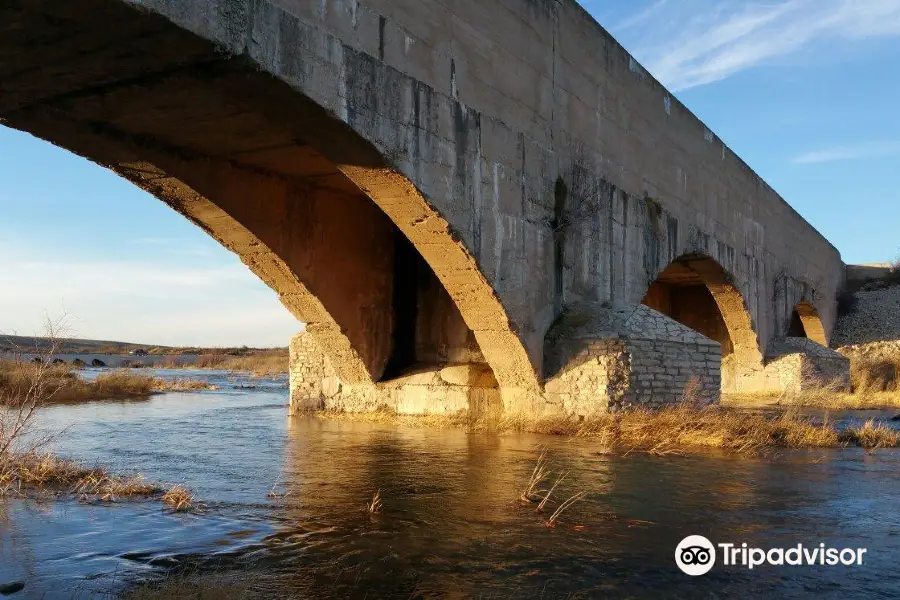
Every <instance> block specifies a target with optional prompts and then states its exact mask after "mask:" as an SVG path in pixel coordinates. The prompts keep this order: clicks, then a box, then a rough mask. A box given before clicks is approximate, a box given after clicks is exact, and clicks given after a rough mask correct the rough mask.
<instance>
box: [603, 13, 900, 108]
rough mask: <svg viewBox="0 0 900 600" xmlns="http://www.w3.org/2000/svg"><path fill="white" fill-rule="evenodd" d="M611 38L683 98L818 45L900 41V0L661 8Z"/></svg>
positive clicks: (629, 21) (630, 21) (636, 17)
mask: <svg viewBox="0 0 900 600" xmlns="http://www.w3.org/2000/svg"><path fill="white" fill-rule="evenodd" d="M635 29H637V30H638V31H634V30H635ZM613 31H614V33H619V32H621V33H622V34H623V36H625V37H628V38H632V39H633V41H634V43H631V44H627V45H629V46H631V47H632V50H633V52H634V54H635V55H636V57H637V58H638V60H640V61H641V62H642V63H643V64H644V65H645V66H646V67H647V69H648V70H649V71H650V72H651V73H653V74H654V75H655V76H656V77H657V78H658V79H659V80H660V81H662V82H663V83H664V84H665V85H667V86H668V87H670V88H671V89H673V90H675V91H679V90H685V89H688V88H692V87H697V86H700V85H705V84H708V83H712V82H715V81H719V80H721V79H724V78H726V77H729V76H731V75H733V74H735V73H738V72H740V71H742V70H744V69H748V68H751V67H755V66H759V65H761V64H765V63H768V62H770V61H773V60H775V59H777V58H779V57H784V56H788V55H790V54H794V53H796V52H799V51H801V50H803V49H806V48H808V47H811V46H813V45H814V44H816V43H820V42H827V41H829V40H850V41H855V40H863V39H869V38H876V37H885V36H898V35H900V0H864V1H862V0H777V1H774V2H765V3H763V2H753V3H747V2H737V1H735V0H727V1H724V2H720V1H717V0H684V1H682V2H677V3H668V2H664V1H662V2H660V1H657V2H656V3H654V4H653V5H651V6H650V7H649V8H647V9H644V10H643V11H641V12H639V13H637V14H636V15H634V16H633V17H631V18H629V19H626V20H625V21H623V22H621V23H620V24H619V25H618V26H617V27H615V28H613ZM660 40H662V41H660Z"/></svg>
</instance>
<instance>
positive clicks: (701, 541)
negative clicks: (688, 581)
mask: <svg viewBox="0 0 900 600" xmlns="http://www.w3.org/2000/svg"><path fill="white" fill-rule="evenodd" d="M675 564H676V565H678V568H679V569H681V570H682V571H684V572H685V573H687V574H688V575H703V574H705V573H708V572H709V570H710V569H712V568H713V565H714V564H716V549H715V547H713V543H712V542H710V541H709V540H708V539H706V538H705V537H703V536H702V535H689V536H687V537H686V538H684V539H683V540H681V543H679V544H678V547H677V548H675Z"/></svg>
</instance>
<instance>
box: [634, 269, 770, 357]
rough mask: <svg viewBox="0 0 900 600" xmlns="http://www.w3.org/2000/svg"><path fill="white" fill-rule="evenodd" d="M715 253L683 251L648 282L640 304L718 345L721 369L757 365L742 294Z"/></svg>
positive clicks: (755, 336) (754, 338)
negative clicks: (712, 255) (715, 256)
mask: <svg viewBox="0 0 900 600" xmlns="http://www.w3.org/2000/svg"><path fill="white" fill-rule="evenodd" d="M733 281H734V279H733V276H732V275H731V274H730V273H728V272H727V271H726V270H725V268H724V267H722V265H720V264H719V263H718V262H717V261H716V260H715V259H714V258H712V257H710V256H707V255H705V254H686V255H682V256H680V257H679V258H677V259H675V260H674V261H672V262H671V263H670V264H669V266H668V267H666V268H665V269H664V270H663V271H662V272H661V273H660V274H659V275H658V276H657V277H656V279H655V280H654V281H653V283H652V284H650V287H649V288H648V290H647V293H646V295H645V296H644V299H643V300H642V304H645V305H647V306H649V307H650V308H652V309H654V310H656V311H658V312H661V313H663V314H665V315H667V316H668V317H670V318H672V319H674V320H676V321H678V322H679V323H681V324H683V325H686V326H687V327H690V328H691V329H694V330H695V331H698V332H700V333H702V334H703V335H705V336H706V337H708V338H710V339H713V340H715V341H717V342H719V343H720V344H721V345H722V359H723V369H724V368H726V367H727V366H728V365H730V364H733V365H735V366H736V367H742V368H754V369H755V368H759V367H761V365H762V361H763V357H762V352H761V351H760V345H759V336H758V334H757V333H756V330H755V329H754V327H753V320H752V318H751V316H750V311H749V310H748V309H747V306H746V303H745V302H744V297H743V295H742V294H741V292H740V290H738V289H737V288H736V287H735V285H734V283H733Z"/></svg>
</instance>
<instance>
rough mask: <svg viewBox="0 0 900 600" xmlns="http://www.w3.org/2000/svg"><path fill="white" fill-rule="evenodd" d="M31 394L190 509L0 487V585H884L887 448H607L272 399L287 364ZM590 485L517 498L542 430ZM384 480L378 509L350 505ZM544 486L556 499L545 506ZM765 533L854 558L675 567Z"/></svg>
mask: <svg viewBox="0 0 900 600" xmlns="http://www.w3.org/2000/svg"><path fill="white" fill-rule="evenodd" d="M204 376H211V377H213V378H216V377H219V379H217V381H218V382H219V384H221V385H220V389H219V390H218V391H216V392H201V393H197V394H183V393H175V394H164V395H160V396H155V397H153V398H151V399H150V400H148V401H145V402H132V403H128V402H126V403H95V404H85V405H78V406H65V407H56V408H53V409H51V410H50V411H48V413H47V415H46V421H45V424H46V425H47V426H49V427H61V426H68V429H67V430H66V432H65V433H64V435H63V436H62V437H60V439H59V440H58V441H57V445H58V447H59V449H60V450H61V451H63V452H65V453H67V454H69V455H73V456H75V457H77V458H81V459H83V460H87V461H89V462H95V461H96V462H102V463H105V464H110V465H111V466H112V468H113V469H114V470H116V471H122V472H130V471H135V470H140V471H142V472H143V473H145V474H146V475H147V476H148V477H150V478H152V479H157V480H164V481H168V482H174V483H184V484H186V485H188V486H189V487H190V488H191V489H192V490H194V491H195V492H196V493H197V494H198V495H199V496H200V497H201V498H203V499H204V501H205V503H206V506H205V508H204V509H203V510H202V511H201V512H200V513H197V514H187V515H176V514H172V513H169V512H166V511H165V510H164V509H163V508H162V507H161V506H160V505H158V504H154V503H146V502H137V503H129V502H125V503H120V504H116V505H114V506H108V505H98V504H84V503H79V502H77V501H73V500H65V501H58V502H42V503H38V502H34V501H23V500H11V501H5V502H4V503H2V504H0V507H2V512H0V583H2V582H3V581H9V580H14V579H23V580H25V581H26V582H27V587H26V590H25V591H26V594H25V597H34V598H41V597H46V598H53V597H70V596H71V592H72V590H73V589H87V590H103V589H108V588H109V587H110V586H113V587H114V586H116V585H121V584H122V583H123V582H126V581H128V580H130V579H133V578H134V577H141V576H148V575H153V574H156V573H160V572H163V571H164V570H166V569H172V568H175V569H179V568H188V569H191V570H196V569H199V570H201V571H203V570H230V569H240V570H242V571H244V572H246V573H247V577H246V580H247V581H251V582H252V584H253V586H254V588H256V589H257V590H258V591H261V592H264V595H267V596H271V597H292V596H294V597H309V596H315V597H325V598H328V597H330V598H346V597H357V596H360V597H361V596H363V595H366V594H368V597H402V598H416V597H423V598H424V597H429V598H430V597H460V598H462V597H486V598H490V597H503V598H507V597H543V598H554V597H573V596H577V595H579V594H581V595H584V596H586V597H598V596H607V595H615V596H633V597H673V596H674V597H694V596H698V595H699V596H708V595H710V594H712V595H716V596H726V595H728V596H740V597H752V596H758V595H763V594H767V595H774V594H778V595H779V596H785V595H787V596H790V595H801V594H811V593H817V594H836V593H840V595H841V596H844V597H854V596H855V597H863V596H865V597H869V596H871V595H875V594H879V595H884V596H889V595H897V594H900V585H898V584H897V583H895V582H894V581H893V580H892V579H891V578H890V577H889V576H886V574H888V573H890V572H891V571H890V568H891V567H892V566H893V564H892V563H893V561H892V558H893V557H894V556H895V555H896V553H897V552H898V550H900V537H898V535H900V524H898V522H897V519H896V518H895V515H896V514H897V512H898V509H900V500H898V497H900V496H898V492H900V475H898V473H900V471H898V466H900V465H898V459H900V453H898V452H896V451H880V452H878V453H877V454H874V455H869V454H866V453H865V452H863V451H861V450H843V451H828V452H823V451H816V452H795V453H783V454H781V455H780V456H776V457H768V458H765V459H762V458H760V459H736V458H733V457H727V456H704V457H667V458H659V457H648V456H644V455H639V454H633V455H630V456H625V457H623V456H616V455H609V454H605V453H603V448H602V446H601V445H600V444H599V443H598V442H595V441H591V440H578V439H572V440H570V439H562V438H549V437H540V436H529V435H521V436H502V437H500V436H492V435H468V434H466V433H464V432H460V431H441V430H418V429H394V428H387V427H382V426H377V425H370V424H358V423H349V422H335V421H323V420H319V419H310V418H297V417H294V418H291V417H286V408H285V405H286V402H287V395H286V390H285V389H284V387H283V382H276V383H273V384H272V385H271V386H260V387H258V388H256V389H247V388H246V387H245V388H243V389H242V388H241V387H240V386H238V385H235V384H233V383H230V382H229V381H228V380H227V378H226V377H225V375H224V374H222V375H216V374H212V375H210V374H208V373H207V374H204ZM544 447H546V448H547V450H548V459H549V462H550V465H551V468H552V469H553V470H554V473H555V474H559V473H562V472H567V473H568V476H567V478H566V479H565V481H564V482H563V483H562V484H561V485H560V487H559V488H557V490H556V491H555V492H554V497H555V500H556V501H559V500H562V499H564V498H565V497H568V496H570V495H572V494H574V493H576V492H578V491H581V490H587V491H589V496H588V498H587V499H586V500H585V501H584V502H582V503H580V504H577V505H575V506H574V507H573V508H572V509H571V510H570V511H569V512H567V513H566V514H564V515H563V517H562V518H561V519H560V521H559V524H558V526H557V527H555V528H548V527H547V526H546V525H545V521H546V520H547V515H546V514H543V515H541V514H536V513H535V510H534V506H533V505H523V504H522V503H520V502H519V501H518V500H517V499H518V496H519V494H520V492H521V490H522V488H523V486H524V484H525V482H526V481H527V479H528V476H529V475H530V474H531V471H532V469H533V467H534V463H535V461H536V459H537V457H538V456H539V455H540V453H541V451H542V448H544ZM376 490H381V496H382V498H383V501H384V508H383V511H382V513H381V514H379V515H374V516H373V515H369V514H368V513H367V512H366V511H365V510H364V508H365V504H366V502H367V501H368V500H369V499H370V498H371V496H372V494H373V493H374V492H375V491H376ZM551 504H552V503H551ZM689 534H702V535H705V536H707V537H708V538H710V539H712V540H714V541H731V542H737V543H738V544H740V543H741V542H747V543H748V544H751V545H759V546H763V547H774V546H791V545H796V544H797V543H798V542H803V543H804V544H808V545H809V544H817V543H818V542H819V541H824V542H827V543H828V544H830V545H833V546H845V545H846V546H852V547H867V548H869V553H868V554H867V558H866V564H865V565H863V567H859V568H853V569H840V568H838V569H835V568H828V567H797V568H784V567H783V568H775V567H769V568H762V569H759V570H756V571H754V572H752V573H750V572H746V571H740V570H734V569H720V568H716V569H713V571H712V572H711V573H710V574H708V575H706V576H704V577H702V578H696V579H694V578H688V577H687V576H685V575H683V574H682V573H681V572H680V571H678V570H677V569H676V567H675V565H674V561H673V552H674V548H675V546H676V545H677V543H678V542H679V541H680V540H681V539H682V538H683V537H685V536H686V535H689Z"/></svg>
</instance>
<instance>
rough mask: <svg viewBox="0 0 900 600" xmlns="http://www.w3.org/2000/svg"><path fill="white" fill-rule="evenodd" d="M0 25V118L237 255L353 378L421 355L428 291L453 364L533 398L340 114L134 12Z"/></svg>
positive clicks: (453, 262) (415, 215) (58, 15)
mask: <svg viewBox="0 0 900 600" xmlns="http://www.w3.org/2000/svg"><path fill="white" fill-rule="evenodd" d="M26 4H27V7H26ZM0 16H3V17H4V18H5V20H6V22H7V23H10V26H9V30H8V32H7V35H5V36H3V39H2V40H0V56H4V57H7V58H8V60H6V61H4V62H2V63H0V80H2V81H3V87H4V93H3V94H2V96H0V118H2V121H3V124H4V125H7V126H10V127H13V128H16V129H20V130H22V131H26V132H28V133H31V134H33V135H35V136H37V137H40V138H42V139H45V140H47V141H49V142H51V143H53V144H55V145H57V146H61V147H63V148H65V149H67V150H70V151H72V152H74V153H76V154H79V155H81V156H83V157H85V158H87V159H89V160H92V161H94V162H96V163H98V164H100V165H102V166H105V167H107V168H109V169H111V170H112V171H114V172H116V173H117V174H119V175H120V176H122V177H124V178H126V179H128V180H129V181H131V182H133V183H134V184H136V185H138V186H139V187H141V188H142V189H144V190H145V191H147V192H149V193H150V194H152V195H154V196H155V197H157V198H159V199H161V200H162V201H164V202H166V203H167V204H168V205H169V206H171V207H172V208H174V209H175V210H176V211H178V212H179V213H181V214H183V215H184V216H185V217H187V218H188V219H190V220H191V221H193V222H194V223H195V224H197V225H198V226H200V227H201V228H202V229H204V230H205V231H206V232H207V233H208V234H210V235H211V236H212V237H214V238H215V239H217V240H218V241H219V242H220V243H222V245H223V246H225V247H226V248H228V249H229V250H231V251H233V252H235V253H236V254H237V255H238V256H239V257H240V258H241V260H242V261H243V262H244V263H245V264H246V265H247V266H248V267H249V268H250V269H251V270H252V271H253V272H254V273H255V274H256V275H257V276H259V277H260V278H261V279H262V280H263V281H264V282H265V283H266V284H268V285H269V286H270V287H271V288H272V289H274V290H275V291H276V292H277V293H278V294H279V296H280V299H281V301H282V303H283V304H284V305H285V306H286V307H287V308H288V310H290V312H291V313H293V314H294V315H295V316H296V317H297V318H298V319H300V320H302V321H304V322H306V323H307V331H308V332H309V333H310V334H311V335H312V336H313V338H314V339H315V341H316V343H317V345H318V346H319V347H320V348H321V349H322V350H323V352H324V353H325V355H326V356H327V357H328V358H329V361H330V363H331V365H332V367H333V368H334V369H335V371H336V372H337V374H338V375H339V377H340V378H341V379H342V380H344V381H346V382H348V383H371V382H376V381H379V380H381V379H383V378H385V377H388V376H390V374H391V373H392V372H393V371H397V370H401V369H402V368H403V367H404V365H405V364H407V363H409V362H411V361H415V360H416V359H417V358H418V357H417V356H416V355H415V352H416V347H417V345H418V344H420V342H421V340H419V339H417V338H416V334H415V333H414V332H413V333H411V332H410V330H411V328H414V327H415V323H414V322H412V323H411V322H410V316H409V315H410V313H409V312H405V311H412V314H413V315H414V316H415V318H420V317H421V316H422V313H423V310H422V308H423V307H422V306H421V305H419V304H417V303H416V302H417V299H416V295H417V294H420V293H421V294H425V295H426V296H428V304H427V306H425V307H424V308H425V311H424V312H429V311H430V312H431V313H434V314H435V318H436V319H438V320H437V321H435V322H434V323H432V324H435V323H438V322H439V323H438V325H439V326H437V328H438V329H440V331H438V333H437V338H438V339H432V340H430V341H431V342H433V344H432V345H434V346H441V347H447V346H450V347H451V348H457V349H460V348H461V350H460V352H457V353H455V354H454V353H453V352H451V353H450V355H448V354H447V353H446V352H445V353H444V355H442V359H445V360H450V361H453V360H456V359H464V358H466V357H467V358H468V359H470V360H483V361H484V362H486V363H487V364H488V365H489V366H490V367H491V369H492V370H493V372H494V375H495V377H496V379H497V381H498V382H499V384H500V385H501V386H503V387H515V388H526V389H528V388H531V389H536V387H537V378H536V376H535V372H534V368H533V366H532V364H531V361H530V360H529V357H528V354H527V352H526V351H525V349H524V347H523V344H522V342H521V340H520V339H519V336H518V333H517V332H516V331H514V328H513V326H512V325H510V320H509V318H508V317H507V314H506V310H505V308H504V306H503V305H502V304H501V302H500V300H499V298H498V297H497V295H496V293H495V292H494V291H493V289H492V287H491V285H490V283H489V282H488V281H487V279H486V278H485V277H484V275H483V273H482V272H481V270H480V268H479V265H478V264H477V261H476V260H475V258H474V257H473V254H472V253H471V252H470V251H469V249H467V248H466V247H465V245H464V244H463V243H462V242H461V241H460V239H459V236H458V235H457V234H456V233H455V232H453V231H452V230H451V228H450V226H449V224H448V221H447V220H446V219H445V218H444V216H443V215H441V214H440V213H439V212H438V210H436V209H435V208H434V207H433V205H432V204H431V203H429V201H428V200H427V199H426V198H425V197H424V196H423V195H422V194H421V193H420V192H419V190H418V189H417V188H416V187H415V186H414V185H413V184H412V183H411V182H410V181H409V180H408V179H407V178H406V177H405V176H403V175H401V174H400V173H398V172H397V171H396V170H395V169H394V168H393V167H392V160H391V159H390V157H386V156H384V154H383V153H382V152H381V151H379V149H377V148H375V147H374V146H373V145H372V144H371V143H370V142H368V141H367V140H366V139H364V138H363V137H362V136H361V135H360V134H358V133H357V132H355V131H354V130H352V129H351V128H350V127H348V126H347V125H346V123H345V122H344V120H342V118H341V117H340V116H339V115H337V114H335V113H334V111H332V110H329V108H326V107H324V106H322V105H321V104H319V103H317V102H316V101H313V100H312V99H310V98H309V97H307V96H305V95H304V94H302V93H301V92H298V91H297V90H296V89H294V87H292V86H290V85H288V84H287V83H285V82H284V81H281V80H278V79H275V78H274V77H272V76H270V75H268V74H266V73H263V72H261V71H260V70H259V69H258V67H257V65H256V64H254V63H253V62H252V61H250V60H248V59H246V58H237V57H232V56H228V55H224V54H221V53H220V52H219V51H218V50H217V48H215V47H214V44H213V43H211V42H209V41H207V40H205V39H202V38H201V37H199V36H196V35H194V34H192V33H189V32H187V31H185V30H183V29H181V28H180V27H178V26H177V25H175V24H173V23H171V22H169V21H168V20H166V19H165V18H162V17H160V16H157V15H153V14H150V13H148V12H145V11H141V10H138V9H136V8H135V7H133V6H130V5H128V4H127V3H123V2H114V1H104V0H80V1H79V2H75V3H53V2H37V3H34V2H28V3H26V2H13V3H12V6H11V7H10V6H7V7H4V8H3V9H2V10H0ZM73 30H77V31H78V32H79V35H78V36H74V37H73V36H71V32H72V31H73ZM38 38H40V39H42V40H44V42H45V43H42V44H41V48H42V50H41V52H40V53H35V52H33V50H34V47H33V43H32V41H33V40H34V39H38ZM112 38H116V40H117V42H116V43H112V42H113V41H115V40H113V39H112ZM66 39H77V40H81V43H82V45H83V46H82V47H80V48H78V49H77V50H78V52H73V50H76V49H73V48H72V47H70V46H67V44H66V43H62V42H63V41H64V40H66ZM87 40H90V41H87ZM56 41H59V42H60V43H56ZM298 43H299V42H298ZM123 44H124V45H125V46H126V47H127V48H128V49H129V50H128V52H124V51H122V45H123ZM44 65H56V66H57V68H58V70H54V69H43V68H41V67H42V66H44ZM297 68H302V65H297ZM358 83H359V85H360V86H364V85H367V83H366V82H365V81H359V82H358ZM7 90H9V92H10V93H6V91H7ZM345 92H346V90H345ZM352 92H353V93H354V94H360V93H365V90H364V89H362V90H352ZM398 102H400V100H398ZM352 109H353V107H352V106H349V105H348V106H345V107H344V110H349V111H352ZM411 273H420V274H422V273H424V275H422V276H421V277H410V274H411ZM432 278H433V279H432ZM432 281H436V282H438V286H437V288H435V287H434V286H433V285H432V283H431V282H432ZM423 288H425V289H424V291H423ZM401 297H402V298H405V300H403V301H401ZM418 299H419V300H421V296H419V297H418ZM444 299H446V301H445V300H444ZM453 311H456V313H455V314H450V315H449V316H447V313H448V312H450V313H453ZM438 313H440V314H438ZM456 315H458V319H457V318H456ZM469 334H471V337H472V338H474V343H472V344H470V343H469V341H470V340H468V339H467V338H468V337H469ZM411 336H412V337H411ZM411 353H412V354H411ZM451 355H452V356H451ZM461 357H462V358H461Z"/></svg>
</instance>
